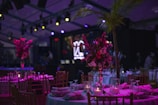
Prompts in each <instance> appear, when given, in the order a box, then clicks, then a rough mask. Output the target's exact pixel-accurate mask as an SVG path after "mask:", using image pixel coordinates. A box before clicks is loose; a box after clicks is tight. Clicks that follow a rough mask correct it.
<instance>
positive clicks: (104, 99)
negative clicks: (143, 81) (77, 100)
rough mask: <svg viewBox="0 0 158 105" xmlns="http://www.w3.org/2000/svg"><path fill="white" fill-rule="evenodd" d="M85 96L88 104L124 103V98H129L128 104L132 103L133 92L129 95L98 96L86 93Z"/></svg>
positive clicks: (107, 104)
mask: <svg viewBox="0 0 158 105" xmlns="http://www.w3.org/2000/svg"><path fill="white" fill-rule="evenodd" d="M87 97H88V98H87V100H88V105H92V103H93V104H94V103H96V104H95V105H126V103H125V100H129V102H128V103H129V104H128V105H133V93H131V94H130V95H129V96H98V95H91V94H90V93H87ZM93 99H95V101H94V100H93ZM92 101H93V102H92Z"/></svg>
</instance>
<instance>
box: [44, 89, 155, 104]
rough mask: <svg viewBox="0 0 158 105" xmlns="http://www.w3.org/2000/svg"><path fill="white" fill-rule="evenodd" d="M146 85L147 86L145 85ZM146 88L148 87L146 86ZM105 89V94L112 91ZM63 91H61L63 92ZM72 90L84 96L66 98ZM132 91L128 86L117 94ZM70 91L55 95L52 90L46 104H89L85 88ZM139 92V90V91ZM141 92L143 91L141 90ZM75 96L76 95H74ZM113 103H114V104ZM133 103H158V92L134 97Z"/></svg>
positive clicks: (127, 101)
mask: <svg viewBox="0 0 158 105" xmlns="http://www.w3.org/2000/svg"><path fill="white" fill-rule="evenodd" d="M144 87H145V86H144ZM145 88H146V87H145ZM104 90H105V91H106V93H105V94H104V95H108V94H109V92H110V88H104ZM61 92H62V91H60V93H61ZM72 92H76V93H80V94H81V95H82V96H83V97H84V98H79V99H77V98H72V99H71V98H70V97H69V99H68V98H65V97H67V96H68V95H67V94H70V93H72ZM131 92H134V90H132V89H130V88H127V89H121V88H120V89H119V93H118V94H115V95H118V96H119V95H127V94H129V93H131ZM70 93H67V94H66V95H63V96H55V95H53V92H50V93H49V94H48V95H47V98H46V105H87V104H88V101H87V94H86V92H85V90H84V89H83V90H75V91H70ZM137 93H138V92H137ZM140 93H141V92H140ZM73 97H75V96H73ZM92 103H93V104H92V105H95V100H93V102H92ZM125 103H126V104H125V105H129V100H126V101H125ZM112 105H113V104H112ZM133 105H158V94H156V95H153V94H148V95H146V96H144V95H143V97H142V98H141V97H139V98H138V97H137V98H134V100H133Z"/></svg>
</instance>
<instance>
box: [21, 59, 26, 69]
mask: <svg viewBox="0 0 158 105" xmlns="http://www.w3.org/2000/svg"><path fill="white" fill-rule="evenodd" d="M20 66H21V69H22V70H23V69H24V67H25V61H24V59H21V61H20Z"/></svg>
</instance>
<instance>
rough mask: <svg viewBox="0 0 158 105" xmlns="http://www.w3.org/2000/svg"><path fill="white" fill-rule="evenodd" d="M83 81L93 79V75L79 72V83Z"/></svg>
mask: <svg viewBox="0 0 158 105" xmlns="http://www.w3.org/2000/svg"><path fill="white" fill-rule="evenodd" d="M85 81H93V75H91V74H88V75H85V74H81V83H84V82H85Z"/></svg>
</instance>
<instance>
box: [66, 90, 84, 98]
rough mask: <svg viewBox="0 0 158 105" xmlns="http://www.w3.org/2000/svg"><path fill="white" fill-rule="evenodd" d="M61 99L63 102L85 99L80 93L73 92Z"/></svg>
mask: <svg viewBox="0 0 158 105" xmlns="http://www.w3.org/2000/svg"><path fill="white" fill-rule="evenodd" d="M63 99H65V100H84V99H85V97H84V95H82V93H81V92H79V91H75V92H71V93H68V94H66V95H65V96H64V97H63Z"/></svg>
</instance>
